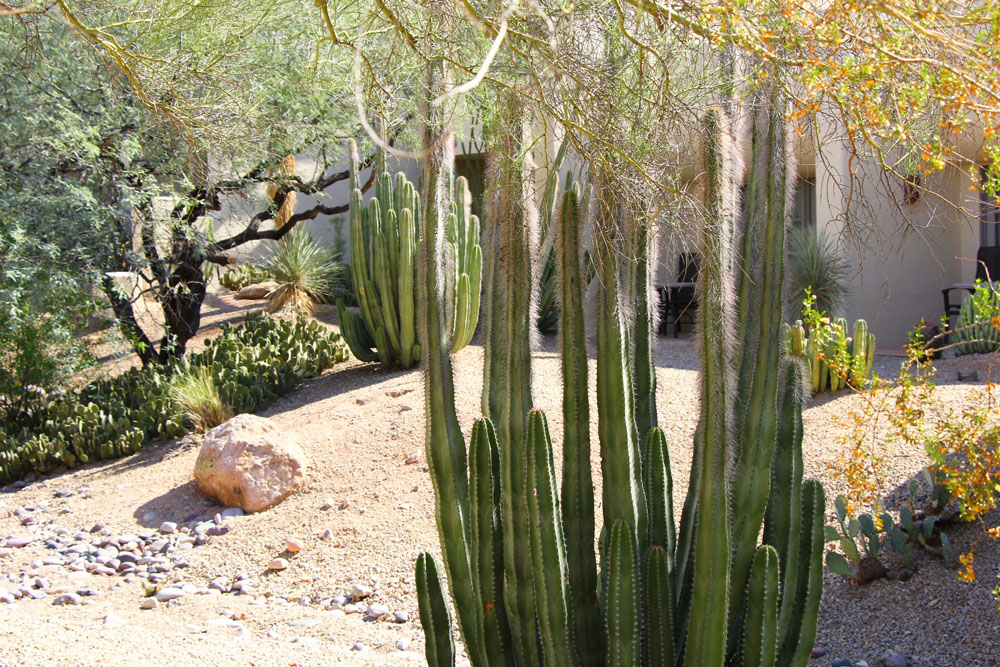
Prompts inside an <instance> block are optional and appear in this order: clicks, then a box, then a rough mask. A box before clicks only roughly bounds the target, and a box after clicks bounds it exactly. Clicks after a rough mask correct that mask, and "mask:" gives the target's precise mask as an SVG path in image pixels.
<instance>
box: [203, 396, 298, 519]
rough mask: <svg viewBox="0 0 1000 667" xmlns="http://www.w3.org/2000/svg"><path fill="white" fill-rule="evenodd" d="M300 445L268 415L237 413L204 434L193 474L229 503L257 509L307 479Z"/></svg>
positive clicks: (204, 487) (206, 491)
mask: <svg viewBox="0 0 1000 667" xmlns="http://www.w3.org/2000/svg"><path fill="white" fill-rule="evenodd" d="M305 467H306V457H305V454H304V453H303V451H302V448H301V447H299V446H298V445H296V444H294V443H290V442H287V441H286V440H285V438H284V437H283V436H282V435H281V431H279V430H278V428H277V427H276V426H275V425H274V424H273V423H271V421H270V420H268V419H265V418H263V417H258V416H256V415H249V414H246V415H238V416H236V417H233V418H232V419H230V420H229V421H227V422H226V423H225V424H223V425H221V426H217V427H216V428H214V429H212V430H211V431H209V432H208V435H206V436H205V442H204V444H202V446H201V452H200V453H199V454H198V460H197V461H196V462H195V466H194V479H195V481H196V482H197V483H198V487H199V488H201V490H202V491H203V492H205V493H207V494H208V495H210V496H213V497H214V498H216V499H218V500H219V501H220V502H222V503H223V504H225V505H230V506H233V507H239V508H242V509H243V510H245V511H247V512H259V511H261V510H265V509H267V508H268V507H271V506H273V505H276V504H278V503H279V502H281V501H282V500H284V499H285V498H287V497H288V496H289V495H291V494H292V493H294V492H295V491H296V490H297V489H298V488H299V487H300V486H301V485H302V482H303V481H304V478H305Z"/></svg>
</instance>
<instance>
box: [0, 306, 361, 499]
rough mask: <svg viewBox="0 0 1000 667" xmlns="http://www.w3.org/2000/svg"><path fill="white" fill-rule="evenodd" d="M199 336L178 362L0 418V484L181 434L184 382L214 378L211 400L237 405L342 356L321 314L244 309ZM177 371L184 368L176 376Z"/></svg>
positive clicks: (262, 397)
mask: <svg viewBox="0 0 1000 667" xmlns="http://www.w3.org/2000/svg"><path fill="white" fill-rule="evenodd" d="M206 345H207V347H206V349H205V350H204V351H203V352H199V353H196V354H191V355H188V358H187V359H186V360H184V361H183V362H175V363H173V364H170V365H168V366H165V367H159V366H156V367H154V366H150V367H146V368H143V369H136V368H133V369H130V370H128V371H126V372H125V373H122V374H121V375H119V376H118V377H116V378H113V379H106V380H99V381H97V382H94V383H92V384H89V385H87V386H86V387H84V388H83V389H81V390H80V391H76V392H72V393H67V394H64V395H61V396H53V397H51V398H50V399H48V400H47V401H46V402H45V403H44V404H42V405H41V406H40V407H39V408H38V409H37V410H35V411H33V412H32V413H31V414H30V415H23V416H22V418H21V419H19V420H18V421H15V422H5V423H4V424H3V426H2V427H0V484H6V483H8V482H11V481H14V480H17V479H20V478H21V477H23V476H25V475H27V474H28V473H32V472H36V473H46V472H50V471H52V470H54V469H56V468H58V467H62V466H65V467H68V468H72V467H75V466H77V465H81V464H85V463H88V462H89V461H94V460H98V459H107V458H115V457H118V456H124V455H127V454H131V453H134V452H136V451H138V449H139V448H140V447H141V446H142V443H143V442H145V441H146V440H148V439H150V438H156V437H162V438H176V437H179V436H181V435H183V434H184V433H186V432H187V431H188V429H189V428H190V427H191V426H192V425H197V424H192V420H190V419H189V417H188V416H186V415H184V414H181V413H179V412H178V410H177V409H176V407H175V406H176V404H177V399H178V398H180V396H179V394H180V392H182V391H185V390H190V389H191V388H192V387H191V385H190V383H191V382H195V383H196V384H197V385H199V387H200V388H199V389H198V391H199V392H200V393H201V395H202V397H203V396H204V395H205V394H206V393H207V389H206V387H207V386H209V385H211V386H213V387H214V388H213V389H212V394H213V400H214V395H215V394H217V395H218V403H219V406H223V407H222V410H225V408H229V407H231V409H232V411H233V412H234V413H235V414H240V413H244V412H253V411H256V410H259V409H261V408H264V407H266V406H268V405H270V404H271V403H272V402H273V401H274V400H275V399H276V398H277V397H278V396H280V395H282V394H284V393H286V392H288V391H289V390H291V389H292V388H293V387H295V386H296V385H297V384H299V383H300V382H301V381H302V380H304V379H306V378H310V377H315V376H317V375H319V374H320V373H322V372H323V370H324V369H327V368H330V367H331V366H333V365H334V364H335V363H337V362H340V361H344V360H346V359H347V347H346V345H345V344H344V342H343V340H342V339H341V337H340V335H339V334H337V333H335V332H332V331H329V330H328V329H326V328H324V327H323V326H322V325H320V324H319V323H317V322H315V321H313V320H308V319H304V318H300V319H296V320H295V321H293V322H289V321H283V320H276V319H274V318H272V317H270V316H268V315H266V314H263V313H255V314H252V315H249V316H247V318H246V321H245V322H244V323H243V324H242V325H240V326H238V327H232V326H230V325H223V328H222V333H221V334H220V335H219V336H218V337H217V338H215V339H214V340H211V341H207V342H206ZM178 373H181V374H183V373H191V374H192V377H190V378H187V379H180V380H176V381H175V380H174V378H175V376H177V374H178ZM185 385H187V386H185ZM213 411H216V408H213ZM198 418H199V419H200V418H202V415H198ZM203 425H205V426H207V424H203Z"/></svg>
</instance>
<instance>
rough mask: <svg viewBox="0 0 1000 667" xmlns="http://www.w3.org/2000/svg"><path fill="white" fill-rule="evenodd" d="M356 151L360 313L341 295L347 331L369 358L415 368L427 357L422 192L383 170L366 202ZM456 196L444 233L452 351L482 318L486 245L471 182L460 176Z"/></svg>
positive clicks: (354, 225)
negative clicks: (422, 311) (420, 270)
mask: <svg viewBox="0 0 1000 667" xmlns="http://www.w3.org/2000/svg"><path fill="white" fill-rule="evenodd" d="M348 145H349V151H348V152H349V153H350V155H351V193H352V194H351V206H350V222H351V233H350V239H351V274H352V277H353V281H352V282H353V288H354V298H355V301H356V302H357V303H358V305H359V307H360V313H358V314H355V313H352V312H348V311H347V309H346V308H345V307H344V304H343V301H342V300H339V301H338V302H337V312H338V315H339V317H340V324H341V329H342V331H343V334H344V338H345V339H346V340H347V342H348V345H350V347H351V352H353V353H354V356H356V357H357V358H358V359H360V360H362V361H377V360H378V361H381V362H382V363H383V364H385V365H386V366H393V365H398V366H402V367H403V368H410V367H411V366H413V365H414V364H416V363H417V362H418V361H419V360H420V345H419V343H418V341H417V337H416V314H415V312H414V308H415V304H416V295H415V292H414V282H413V281H414V267H415V259H416V255H417V240H418V238H419V235H420V224H421V213H420V195H419V194H418V193H417V192H416V190H415V189H414V187H413V184H412V183H410V182H409V181H408V180H407V179H406V176H405V175H404V174H402V173H398V174H396V176H395V178H393V176H391V175H390V174H389V172H382V174H380V175H379V177H378V179H377V180H376V182H375V196H374V197H373V198H372V199H371V201H369V202H368V205H367V206H363V205H362V197H361V190H360V189H359V188H358V187H357V182H356V179H357V173H358V162H357V159H358V158H357V147H356V146H355V144H354V142H353V140H351V141H349V142H348ZM456 190H457V197H456V201H455V202H452V203H451V204H450V205H449V208H448V209H447V211H448V212H447V216H446V224H445V236H446V238H447V242H448V245H449V247H450V250H451V256H452V260H451V261H450V262H449V263H448V265H449V266H451V267H453V270H454V273H453V274H452V275H450V276H449V283H450V285H451V289H450V292H451V293H452V294H453V299H452V305H451V307H450V308H449V309H448V311H447V319H448V322H449V325H448V329H449V331H450V332H451V341H452V343H451V348H452V351H456V352H457V351H458V350H460V349H461V348H463V347H465V346H466V345H467V344H468V343H469V341H470V340H472V334H473V332H474V331H475V329H476V323H477V322H478V320H479V294H480V284H481V275H482V263H483V257H482V250H481V249H480V247H479V219H478V218H477V217H476V216H475V215H472V213H471V209H470V205H471V204H470V194H469V187H468V184H467V183H466V181H465V179H464V178H459V179H458V181H457V182H456Z"/></svg>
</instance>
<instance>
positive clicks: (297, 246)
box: [264, 229, 337, 313]
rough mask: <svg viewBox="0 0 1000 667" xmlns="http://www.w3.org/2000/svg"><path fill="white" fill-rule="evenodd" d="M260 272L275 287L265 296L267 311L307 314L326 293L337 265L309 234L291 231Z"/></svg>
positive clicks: (328, 290)
mask: <svg viewBox="0 0 1000 667" xmlns="http://www.w3.org/2000/svg"><path fill="white" fill-rule="evenodd" d="M264 270H265V271H266V272H267V274H268V275H269V276H270V277H271V279H272V280H274V281H275V282H276V283H277V284H278V286H277V287H275V288H274V290H272V291H271V293H270V294H268V296H267V310H268V312H272V313H276V312H279V311H285V310H287V311H291V312H295V313H311V312H312V311H313V309H314V308H315V307H316V304H317V303H318V302H319V301H321V300H322V299H323V298H324V297H325V296H327V295H329V294H330V290H331V283H332V281H333V280H334V278H335V276H336V272H337V265H336V262H334V261H333V258H332V253H331V252H330V250H329V249H328V248H327V247H325V246H323V245H321V244H319V243H317V242H316V241H314V240H313V238H312V235H311V234H310V233H309V232H307V231H305V230H302V229H293V230H292V231H290V232H288V233H287V234H285V235H284V236H283V237H282V239H281V240H280V241H278V244H277V247H276V248H274V250H273V251H272V252H271V254H270V256H269V257H268V258H267V262H266V263H265V264H264Z"/></svg>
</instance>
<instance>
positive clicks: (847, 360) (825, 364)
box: [785, 317, 875, 394]
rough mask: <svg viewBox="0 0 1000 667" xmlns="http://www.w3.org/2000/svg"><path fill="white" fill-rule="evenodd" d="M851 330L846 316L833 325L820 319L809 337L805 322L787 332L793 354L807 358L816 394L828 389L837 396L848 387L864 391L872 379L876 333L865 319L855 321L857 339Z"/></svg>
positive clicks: (798, 322)
mask: <svg viewBox="0 0 1000 667" xmlns="http://www.w3.org/2000/svg"><path fill="white" fill-rule="evenodd" d="M847 331H848V329H847V320H845V319H844V318H842V317H837V318H834V320H833V321H832V322H830V324H826V323H825V322H823V321H822V320H820V321H819V322H817V323H816V324H815V325H814V326H813V331H812V332H811V335H808V336H807V335H806V331H805V327H804V326H803V324H802V321H801V320H799V321H797V322H796V323H795V326H793V327H791V328H789V329H787V330H786V331H785V337H786V338H787V339H788V341H789V343H788V351H789V353H790V354H791V355H793V356H796V357H805V364H806V369H807V371H808V373H807V375H808V378H807V379H808V382H809V386H810V387H811V389H812V392H813V393H814V394H816V393H819V392H821V391H827V390H829V391H831V392H833V393H836V392H838V391H840V390H841V389H845V388H847V387H848V386H850V387H853V388H854V389H861V388H863V387H864V386H865V384H866V383H867V382H868V379H869V378H870V377H871V374H872V365H873V364H874V362H875V334H873V333H869V332H868V323H867V322H865V321H864V320H856V321H855V322H854V329H853V333H854V335H853V336H850V337H848V336H847V335H846V332H847Z"/></svg>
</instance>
